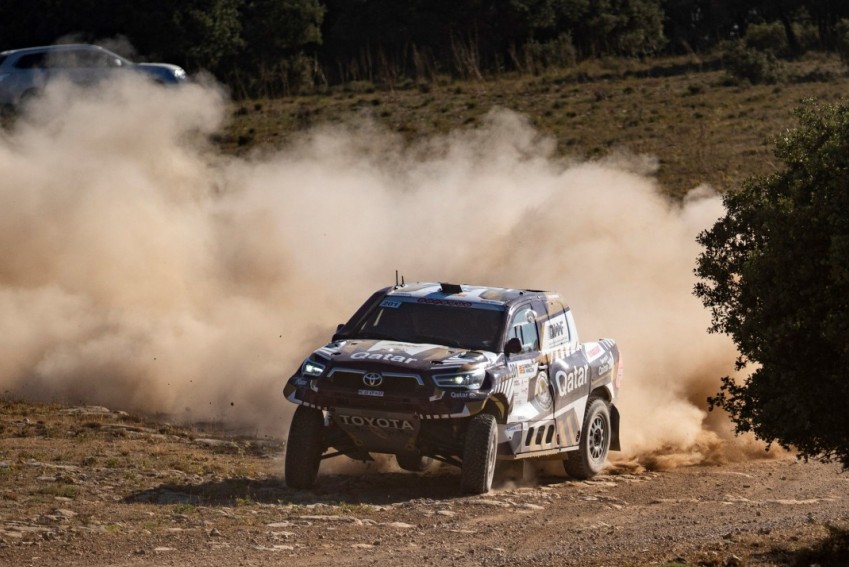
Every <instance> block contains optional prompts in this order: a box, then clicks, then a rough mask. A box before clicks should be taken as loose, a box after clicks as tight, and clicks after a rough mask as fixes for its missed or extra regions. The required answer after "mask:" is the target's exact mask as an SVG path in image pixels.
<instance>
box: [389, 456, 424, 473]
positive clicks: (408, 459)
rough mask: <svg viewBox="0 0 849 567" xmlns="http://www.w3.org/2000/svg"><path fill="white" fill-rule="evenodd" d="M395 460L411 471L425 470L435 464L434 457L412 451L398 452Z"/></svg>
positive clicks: (400, 465)
mask: <svg viewBox="0 0 849 567" xmlns="http://www.w3.org/2000/svg"><path fill="white" fill-rule="evenodd" d="M395 460H396V461H397V462H398V466H399V467H401V468H402V469H404V470H405V471H410V472H424V471H426V470H427V469H429V468H430V465H432V464H433V459H432V458H430V457H423V456H421V455H416V454H410V453H398V454H397V455H395Z"/></svg>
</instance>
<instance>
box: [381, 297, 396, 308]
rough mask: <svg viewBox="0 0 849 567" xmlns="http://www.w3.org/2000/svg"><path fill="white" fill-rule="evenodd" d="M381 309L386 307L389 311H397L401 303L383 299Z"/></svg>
mask: <svg viewBox="0 0 849 567" xmlns="http://www.w3.org/2000/svg"><path fill="white" fill-rule="evenodd" d="M380 306H381V307H388V308H389V309H398V308H399V307H401V302H400V301H397V300H394V299H384V300H383V301H381V302H380Z"/></svg>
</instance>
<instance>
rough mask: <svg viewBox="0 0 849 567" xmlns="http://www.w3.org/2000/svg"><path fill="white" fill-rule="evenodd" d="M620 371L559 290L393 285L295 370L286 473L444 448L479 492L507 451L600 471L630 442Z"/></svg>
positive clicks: (608, 343)
mask: <svg viewBox="0 0 849 567" xmlns="http://www.w3.org/2000/svg"><path fill="white" fill-rule="evenodd" d="M621 381H622V362H621V360H620V356H619V349H618V347H617V345H616V343H615V342H614V341H613V340H611V339H600V340H598V341H595V342H586V343H581V342H580V341H579V339H578V332H577V329H576V328H575V321H574V318H573V315H572V311H571V310H570V309H569V307H567V306H566V305H565V303H564V302H563V301H562V300H561V298H560V296H559V295H557V294H556V293H551V292H545V291H535V290H519V289H504V288H494V287H482V286H472V285H459V284H448V283H417V284H409V285H403V284H401V285H395V286H392V287H388V288H385V289H382V290H380V291H377V292H376V293H374V294H373V295H372V296H371V297H370V298H369V299H368V300H367V301H366V302H365V303H364V304H363V305H362V306H361V307H360V308H359V309H358V310H357V311H356V313H354V315H353V316H352V317H351V319H350V320H349V321H348V322H347V323H344V324H341V325H339V327H338V328H337V330H336V333H335V334H334V335H333V338H332V341H331V342H330V343H329V344H327V345H325V346H323V347H321V348H319V349H318V350H316V351H314V352H313V353H312V354H310V355H309V356H308V357H307V358H306V360H304V361H303V363H302V364H301V366H300V368H299V369H298V370H297V371H296V372H295V374H294V375H293V376H292V377H291V378H289V380H288V382H287V383H286V386H285V388H284V391H283V393H284V395H285V396H286V399H288V400H289V401H290V402H293V403H295V404H298V407H297V408H296V410H295V413H294V415H293V417H292V423H291V426H290V428H289V435H288V441H287V444H286V457H285V474H286V483H287V484H288V485H289V486H291V487H293V488H299V489H302V488H303V489H305V488H310V487H312V486H313V485H314V484H315V482H316V478H317V476H318V470H319V465H320V463H321V461H322V460H323V459H328V458H331V457H336V456H340V455H345V456H347V457H350V458H352V459H356V460H365V461H367V460H371V459H372V454H373V453H385V454H392V455H394V456H395V459H396V460H397V462H398V465H399V466H400V467H401V468H402V469H405V470H409V471H423V470H425V469H426V468H427V467H428V466H429V465H430V464H431V463H432V462H433V460H438V461H441V462H443V463H448V464H450V465H455V466H457V467H460V471H461V474H460V483H461V488H462V490H463V492H465V493H469V494H482V493H485V492H487V491H489V490H490V488H491V486H492V480H493V474H494V471H495V463H496V460H516V459H528V458H544V459H558V460H562V461H563V464H564V467H565V470H566V473H567V474H569V475H570V476H571V477H573V478H576V479H587V478H591V477H593V476H594V475H596V474H597V473H598V472H599V471H600V470H601V469H602V467H603V466H604V463H605V461H606V459H607V453H608V450H614V451H618V450H619V412H618V410H617V409H616V405H615V404H616V400H617V398H618V395H619V387H620V384H621Z"/></svg>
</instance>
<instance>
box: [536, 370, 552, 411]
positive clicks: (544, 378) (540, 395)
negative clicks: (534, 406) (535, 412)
mask: <svg viewBox="0 0 849 567" xmlns="http://www.w3.org/2000/svg"><path fill="white" fill-rule="evenodd" d="M534 398H535V399H536V401H537V402H538V403H539V404H540V405H541V406H542V408H543V409H546V410H547V409H550V408H551V402H552V400H551V391H550V390H549V389H548V374H546V373H545V372H540V373H539V374H537V384H536V388H535V391H534Z"/></svg>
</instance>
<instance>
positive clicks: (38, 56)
mask: <svg viewBox="0 0 849 567" xmlns="http://www.w3.org/2000/svg"><path fill="white" fill-rule="evenodd" d="M42 67H44V54H43V53H30V54H28V55H21V57H20V58H19V59H18V61H17V62H16V63H15V68H16V69H41V68H42Z"/></svg>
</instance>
